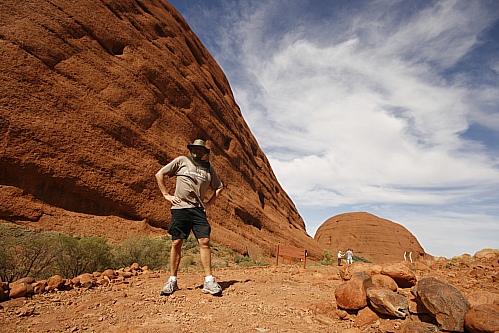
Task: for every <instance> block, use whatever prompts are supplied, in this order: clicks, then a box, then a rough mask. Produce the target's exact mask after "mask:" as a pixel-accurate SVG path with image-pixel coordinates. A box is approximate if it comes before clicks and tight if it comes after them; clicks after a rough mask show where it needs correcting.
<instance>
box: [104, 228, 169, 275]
mask: <svg viewBox="0 0 499 333" xmlns="http://www.w3.org/2000/svg"><path fill="white" fill-rule="evenodd" d="M171 244H172V242H171V238H170V237H168V236H163V237H156V238H149V237H147V236H132V237H130V238H128V239H127V240H125V241H124V242H123V243H121V244H119V245H116V246H114V248H113V254H114V266H116V267H127V266H130V265H131V264H133V263H135V262H136V263H139V264H140V265H142V266H148V267H149V268H150V269H153V270H157V269H166V268H167V267H168V261H169V254H170V251H169V250H170V248H171Z"/></svg>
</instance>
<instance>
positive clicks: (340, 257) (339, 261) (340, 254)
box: [338, 250, 345, 266]
mask: <svg viewBox="0 0 499 333" xmlns="http://www.w3.org/2000/svg"><path fill="white" fill-rule="evenodd" d="M344 256H345V255H344V254H343V252H342V251H341V250H339V251H338V266H341V259H342V258H343V257H344Z"/></svg>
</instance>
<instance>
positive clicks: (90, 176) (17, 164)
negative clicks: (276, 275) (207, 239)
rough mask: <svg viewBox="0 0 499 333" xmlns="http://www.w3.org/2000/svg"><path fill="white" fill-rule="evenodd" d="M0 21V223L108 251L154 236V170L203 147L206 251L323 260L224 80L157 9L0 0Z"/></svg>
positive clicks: (151, 2) (166, 9) (130, 1)
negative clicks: (216, 248)
mask: <svg viewBox="0 0 499 333" xmlns="http://www.w3.org/2000/svg"><path fill="white" fill-rule="evenodd" d="M0 21H1V22H2V24H1V25H0V36H1V39H0V53H1V55H2V61H1V62H0V73H1V74H0V85H1V86H2V89H1V95H0V102H1V103H0V110H1V113H0V145H1V151H2V153H1V155H0V219H3V220H4V221H5V220H7V221H13V222H16V223H19V224H23V225H25V226H28V227H30V228H34V229H39V230H53V231H58V232H63V233H72V234H75V235H81V236H106V237H108V238H109V239H110V240H112V241H121V240H123V239H125V238H127V237H128V236H130V235H134V234H147V235H158V234H164V233H165V232H164V231H163V230H161V229H160V228H165V227H166V226H167V225H168V223H169V218H170V211H169V205H168V204H167V202H166V201H165V200H164V198H163V197H162V196H161V195H160V192H159V190H158V189H157V184H156V180H155V178H154V174H155V173H156V171H157V170H159V169H160V168H161V166H162V165H164V164H166V163H167V162H169V161H170V160H172V159H173V158H174V157H176V156H178V155H181V154H185V153H187V149H186V145H187V144H188V143H190V142H192V141H193V140H194V139H195V138H204V139H208V140H209V141H208V144H209V145H210V147H211V148H212V163H213V164H214V166H215V168H216V169H217V171H218V173H219V174H220V176H221V178H222V180H223V181H224V183H225V185H226V190H225V191H224V192H223V195H222V197H221V198H220V200H219V201H218V202H217V204H216V207H213V208H211V209H209V211H208V215H209V218H210V220H211V222H212V223H213V224H214V226H215V227H214V228H213V237H212V238H213V240H214V241H215V242H217V243H219V244H221V245H225V246H228V247H230V248H232V249H234V250H236V251H237V252H240V253H245V254H249V255H250V256H252V257H255V258H256V257H257V256H258V255H259V254H264V255H268V254H273V253H274V252H275V246H276V244H277V243H278V242H279V241H281V242H282V243H285V244H288V245H291V246H297V247H304V248H307V249H308V251H309V254H310V255H311V256H316V257H320V256H321V255H322V249H321V248H320V247H319V246H318V245H317V243H316V242H315V241H314V240H313V239H312V238H311V237H310V236H308V235H307V234H306V231H305V224H304V221H303V219H302V218H301V216H300V215H299V213H298V211H297V210H296V207H295V206H294V204H293V202H292V201H291V199H290V198H289V197H288V195H287V194H286V193H285V191H284V190H283V189H282V187H281V186H280V184H279V183H278V181H277V179H276V177H275V175H274V173H273V171H272V169H271V167H270V164H269V162H268V160H267V158H266V156H265V154H264V153H263V152H262V150H261V149H260V148H259V146H258V143H257V142H256V140H255V138H254V137H253V135H252V133H251V132H250V130H249V127H248V126H247V124H246V122H245V121H244V119H243V117H242V114H241V111H240V109H239V107H238V105H237V104H236V103H235V100H234V96H233V94H232V91H231V88H230V86H229V83H228V81H227V78H226V77H225V75H224V73H223V72H222V70H221V69H220V67H219V66H218V64H217V63H216V62H215V60H214V59H213V58H212V57H211V55H210V54H209V52H208V51H207V50H206V49H205V47H204V46H203V45H202V43H201V41H200V40H199V39H198V38H197V36H196V35H195V34H194V33H193V32H192V30H191V29H190V28H189V26H188V24H187V23H186V21H185V20H184V19H183V18H182V17H181V15H180V14H179V13H178V12H177V11H176V10H175V8H173V7H172V6H171V5H170V4H168V3H167V2H166V1H163V0H141V1H135V0H107V1H91V0H79V1H62V0H54V1H15V0H5V1H2V2H1V3H0ZM169 186H170V188H171V189H172V190H173V186H174V182H173V181H172V182H171V183H170V184H169Z"/></svg>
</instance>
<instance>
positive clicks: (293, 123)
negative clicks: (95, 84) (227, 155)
mask: <svg viewBox="0 0 499 333" xmlns="http://www.w3.org/2000/svg"><path fill="white" fill-rule="evenodd" d="M170 3H171V4H172V5H173V6H174V7H175V8H177V10H178V11H179V12H180V13H181V14H182V16H183V17H184V18H185V19H186V20H187V22H188V24H189V25H190V27H191V28H192V29H193V31H194V32H195V33H196V34H197V35H198V37H199V38H200V39H201V40H202V42H203V44H204V46H205V47H206V48H207V49H208V50H209V52H210V53H211V54H212V56H213V57H214V58H215V59H216V61H217V62H218V64H219V65H220V66H221V67H222V69H223V71H224V73H225V75H226V76H227V78H228V80H229V82H230V85H231V88H232V90H233V92H234V96H235V99H236V102H237V103H238V105H239V106H240V108H241V111H242V113H243V116H244V118H245V120H246V122H247V123H248V125H249V127H250V129H251V131H252V133H253V135H254V136H255V137H256V139H257V141H258V143H259V144H260V147H261V148H262V149H263V151H264V152H265V154H266V155H267V157H268V158H269V161H270V163H271V165H272V168H273V170H274V172H275V174H276V176H277V178H278V180H279V182H280V184H281V185H282V186H283V188H284V189H285V190H286V192H287V193H288V194H289V196H290V197H291V198H292V200H293V202H294V203H295V205H296V206H297V208H298V210H299V212H300V214H301V215H302V217H303V219H304V220H305V224H306V227H307V232H308V233H309V234H310V235H311V236H312V237H313V236H314V235H315V232H316V230H317V228H318V227H319V226H320V225H321V224H322V223H323V222H324V221H325V220H327V219H328V218H329V217H332V216H334V215H337V214H341V213H346V212H356V211H365V212H369V213H372V214H374V215H377V216H379V217H382V218H386V219H389V220H391V221H394V222H396V223H400V224H402V225H403V226H404V227H406V228H407V229H408V230H409V231H410V232H411V233H412V234H413V235H415V236H416V237H417V239H418V240H419V242H420V244H421V245H422V246H423V248H424V249H425V251H426V252H427V253H430V254H432V255H435V256H445V257H447V258H451V257H453V256H456V255H461V254H463V253H469V254H474V253H475V252H477V251H478V250H481V249H483V248H495V249H499V2H498V1H495V0H491V1H487V0H468V1H464V0H463V1H461V0H456V1H452V0H449V1H446V0H444V1H423V0H400V1H397V0H379V1H378V0H368V1H367V0H366V1H361V0H349V1H346V0H345V1H334V0H330V1H326V0H260V1H254V0H230V1H228V0H213V1H207V0H202V1H201V0H175V1H170Z"/></svg>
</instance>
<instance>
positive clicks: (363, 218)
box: [314, 213, 425, 263]
mask: <svg viewBox="0 0 499 333" xmlns="http://www.w3.org/2000/svg"><path fill="white" fill-rule="evenodd" d="M314 239H315V240H316V241H317V242H319V244H321V246H322V247H323V248H326V249H329V250H330V251H332V252H333V253H334V254H336V253H337V252H338V251H339V250H343V252H345V251H346V250H347V249H348V248H351V249H352V250H353V252H354V256H355V255H356V256H359V257H363V258H365V259H368V260H369V261H371V262H374V263H383V262H398V261H403V260H404V252H412V259H413V261H415V260H418V259H420V258H421V257H423V256H424V255H425V252H424V250H423V248H422V247H421V245H420V244H419V242H418V240H417V239H416V237H414V236H413V235H412V234H411V233H410V232H409V231H408V230H407V229H406V228H404V227H403V226H401V225H400V224H397V223H394V222H392V221H389V220H386V219H382V218H379V217H377V216H375V215H372V214H369V213H347V214H341V215H337V216H333V217H331V218H329V219H327V220H326V221H325V222H324V223H323V224H322V225H321V226H320V227H319V228H318V229H317V232H316V233H315V237H314ZM406 258H407V260H408V261H409V260H410V259H409V257H408V255H407V256H406Z"/></svg>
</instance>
